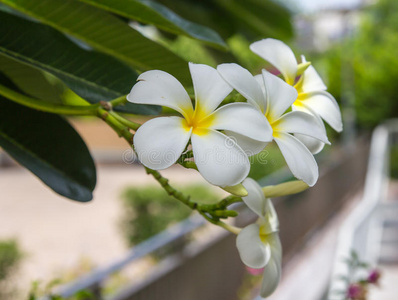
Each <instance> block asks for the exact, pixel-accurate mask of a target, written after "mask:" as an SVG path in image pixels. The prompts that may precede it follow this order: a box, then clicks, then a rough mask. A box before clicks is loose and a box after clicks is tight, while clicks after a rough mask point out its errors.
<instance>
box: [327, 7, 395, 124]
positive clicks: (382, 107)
mask: <svg viewBox="0 0 398 300" xmlns="http://www.w3.org/2000/svg"><path fill="white" fill-rule="evenodd" d="M397 32H398V2H397V1H390V0H380V1H378V2H377V3H376V4H374V5H372V6H369V7H367V8H366V9H365V10H364V12H363V14H362V19H361V24H360V27H359V29H358V31H357V33H356V35H355V36H354V37H353V38H348V39H346V40H344V41H343V43H341V44H339V45H338V46H336V47H334V48H333V49H331V50H330V51H328V53H327V55H325V56H324V57H323V58H322V60H323V61H324V62H327V63H326V64H327V66H328V75H329V81H330V82H329V91H330V92H331V93H332V94H333V95H335V96H336V97H337V98H341V92H342V80H343V79H342V74H341V70H342V63H349V64H350V66H351V67H352V69H353V72H354V80H353V81H354V88H353V89H352V90H353V91H354V93H355V109H356V115H357V122H358V125H359V127H361V128H373V127H375V126H376V125H377V124H379V123H380V122H382V121H383V120H385V119H388V118H393V117H398V102H397V101H396V95H397V93H398V85H397V84H396V82H397V81H398V55H397V50H396V49H398V35H397ZM347 47H350V49H351V50H350V52H349V53H351V54H353V56H352V57H345V56H346V55H347V53H346V51H345V50H344V49H347Z"/></svg>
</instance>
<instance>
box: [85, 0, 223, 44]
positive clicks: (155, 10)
mask: <svg viewBox="0 0 398 300" xmlns="http://www.w3.org/2000/svg"><path fill="white" fill-rule="evenodd" d="M80 1H82V2H86V3H88V4H91V5H94V6H97V7H100V8H103V9H105V10H109V11H111V12H113V13H116V14H119V15H121V16H124V17H126V18H129V19H133V20H136V21H139V22H142V23H146V24H152V25H155V26H156V27H158V28H160V29H163V30H165V31H168V32H172V33H175V34H181V35H186V36H188V37H191V38H194V39H197V40H199V41H202V42H204V43H206V44H208V45H211V46H214V47H217V48H221V49H226V47H227V45H226V44H225V43H224V41H223V40H222V39H221V37H220V36H219V35H218V33H216V32H215V31H214V30H211V29H210V28H207V27H205V26H202V25H199V24H195V23H192V22H190V21H187V20H185V19H183V18H181V17H180V16H179V15H177V14H175V13H174V12H173V11H172V10H170V9H168V8H167V7H165V6H163V5H161V4H159V3H157V2H155V1H150V0H80Z"/></svg>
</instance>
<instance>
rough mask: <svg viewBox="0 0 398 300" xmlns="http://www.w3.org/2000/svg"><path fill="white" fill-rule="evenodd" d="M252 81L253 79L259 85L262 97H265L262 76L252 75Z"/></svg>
mask: <svg viewBox="0 0 398 300" xmlns="http://www.w3.org/2000/svg"><path fill="white" fill-rule="evenodd" d="M254 79H255V80H256V81H257V83H258V84H259V85H260V87H261V90H262V91H263V93H264V95H266V91H265V85H264V78H263V74H257V75H254ZM266 102H267V101H266Z"/></svg>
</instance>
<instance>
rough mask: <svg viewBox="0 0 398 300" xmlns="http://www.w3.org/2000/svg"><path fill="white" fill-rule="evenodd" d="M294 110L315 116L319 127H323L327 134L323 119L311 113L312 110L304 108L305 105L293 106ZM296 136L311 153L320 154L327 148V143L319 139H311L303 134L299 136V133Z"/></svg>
mask: <svg viewBox="0 0 398 300" xmlns="http://www.w3.org/2000/svg"><path fill="white" fill-rule="evenodd" d="M292 110H293V111H302V112H305V113H308V114H311V115H313V116H314V118H315V119H316V121H317V123H318V125H319V126H320V127H322V128H323V130H324V131H325V133H326V128H325V125H324V124H323V121H322V119H321V118H320V117H319V116H318V114H316V113H314V112H313V111H311V110H310V109H308V108H306V107H305V106H303V105H298V106H296V105H293V106H292ZM294 136H295V137H296V138H297V139H298V140H299V141H300V142H302V143H303V144H304V146H306V147H307V148H308V150H310V151H311V153H312V154H318V153H319V152H321V151H322V150H323V147H324V146H325V143H323V142H321V141H320V140H318V139H314V138H311V137H309V136H307V135H303V134H298V133H296V134H294Z"/></svg>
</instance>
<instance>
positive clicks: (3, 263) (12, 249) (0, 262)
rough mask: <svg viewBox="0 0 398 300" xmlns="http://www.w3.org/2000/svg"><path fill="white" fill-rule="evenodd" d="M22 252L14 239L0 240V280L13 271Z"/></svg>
mask: <svg viewBox="0 0 398 300" xmlns="http://www.w3.org/2000/svg"><path fill="white" fill-rule="evenodd" d="M21 258H22V252H21V250H20V249H19V246H18V244H17V242H16V241H15V240H8V241H0V282H1V281H3V280H5V279H6V278H7V277H8V276H10V275H11V273H12V272H14V271H15V268H16V267H17V265H18V263H19V262H20V261H21Z"/></svg>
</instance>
